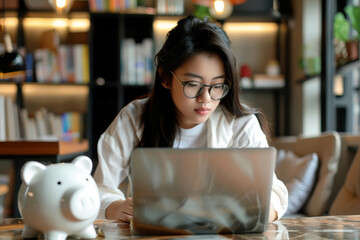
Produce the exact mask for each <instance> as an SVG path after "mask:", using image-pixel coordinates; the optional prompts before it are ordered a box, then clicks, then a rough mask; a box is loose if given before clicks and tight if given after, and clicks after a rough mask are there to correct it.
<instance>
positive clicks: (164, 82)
mask: <svg viewBox="0 0 360 240" xmlns="http://www.w3.org/2000/svg"><path fill="white" fill-rule="evenodd" d="M158 74H159V76H160V78H161V85H163V87H164V88H166V89H169V88H170V79H169V78H168V76H167V75H165V74H163V70H162V68H159V69H158Z"/></svg>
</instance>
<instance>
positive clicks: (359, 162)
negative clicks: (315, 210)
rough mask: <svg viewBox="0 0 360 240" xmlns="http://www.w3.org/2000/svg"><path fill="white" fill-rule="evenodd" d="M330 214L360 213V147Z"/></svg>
mask: <svg viewBox="0 0 360 240" xmlns="http://www.w3.org/2000/svg"><path fill="white" fill-rule="evenodd" d="M329 214H330V215H356V214H360V149H359V150H358V151H357V153H356V155H355V158H354V160H353V162H352V164H351V166H350V169H349V171H348V173H347V175H346V180H345V183H344V185H343V186H342V188H341V189H340V192H339V193H338V195H337V196H336V198H335V201H334V202H333V204H332V206H331V208H330V211H329Z"/></svg>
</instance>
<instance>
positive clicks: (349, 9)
mask: <svg viewBox="0 0 360 240" xmlns="http://www.w3.org/2000/svg"><path fill="white" fill-rule="evenodd" d="M344 11H345V13H346V15H347V16H348V19H349V20H348V19H346V18H345V16H344V14H343V13H342V12H338V13H336V14H335V18H334V38H335V39H336V40H337V41H339V42H343V43H345V47H346V52H347V57H346V58H347V60H348V61H354V60H357V59H358V58H359V39H360V7H359V6H353V5H347V6H346V7H345V8H344ZM351 28H352V29H354V30H355V31H354V32H351ZM352 33H355V34H356V35H355V36H352ZM337 52H338V53H339V51H337Z"/></svg>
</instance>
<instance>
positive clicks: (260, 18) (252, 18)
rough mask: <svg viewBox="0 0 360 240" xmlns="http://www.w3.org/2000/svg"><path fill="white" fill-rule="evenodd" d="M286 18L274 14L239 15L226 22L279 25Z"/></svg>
mask: <svg viewBox="0 0 360 240" xmlns="http://www.w3.org/2000/svg"><path fill="white" fill-rule="evenodd" d="M285 17H286V16H284V15H283V16H282V15H277V14H274V13H268V14H245V13H244V14H241V15H239V16H231V17H230V18H229V19H227V20H226V22H227V23H230V22H277V23H280V22H281V21H282V20H283V19H284V18H285Z"/></svg>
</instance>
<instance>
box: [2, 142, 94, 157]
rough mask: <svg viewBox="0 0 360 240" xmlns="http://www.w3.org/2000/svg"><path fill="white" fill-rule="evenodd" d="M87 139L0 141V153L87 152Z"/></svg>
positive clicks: (28, 154) (59, 153)
mask: <svg viewBox="0 0 360 240" xmlns="http://www.w3.org/2000/svg"><path fill="white" fill-rule="evenodd" d="M88 150H89V143H88V141H87V140H83V141H80V142H65V141H41V140H38V141H36V140H34V141H23V140H19V141H4V142H2V141H0V155H7V156H11V155H17V156H18V155H26V156H31V155H66V154H73V153H79V152H87V151H88Z"/></svg>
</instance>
